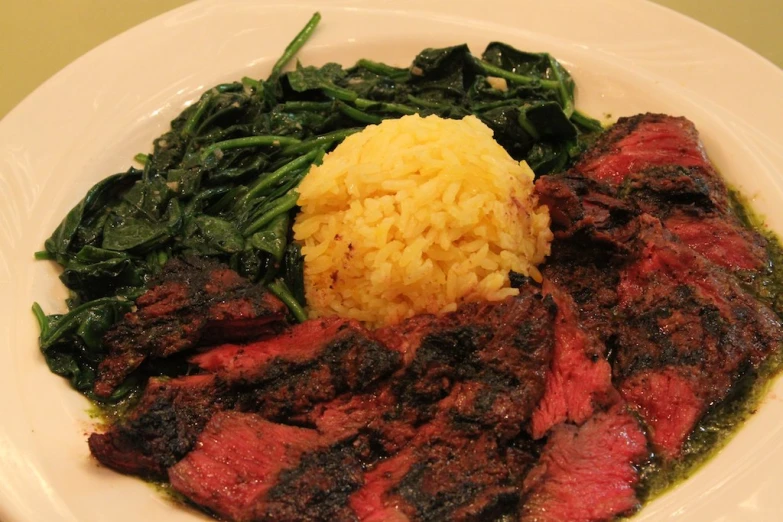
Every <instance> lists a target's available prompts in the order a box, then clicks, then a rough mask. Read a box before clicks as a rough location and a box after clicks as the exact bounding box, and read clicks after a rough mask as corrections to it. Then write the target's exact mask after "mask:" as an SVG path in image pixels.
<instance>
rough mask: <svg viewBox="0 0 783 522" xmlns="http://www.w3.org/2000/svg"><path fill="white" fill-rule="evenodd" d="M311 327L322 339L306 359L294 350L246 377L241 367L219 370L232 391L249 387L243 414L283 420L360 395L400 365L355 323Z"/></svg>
mask: <svg viewBox="0 0 783 522" xmlns="http://www.w3.org/2000/svg"><path fill="white" fill-rule="evenodd" d="M314 323H315V324H316V326H317V328H316V329H318V330H321V331H322V337H321V339H319V340H318V341H317V343H316V345H315V346H317V347H318V349H317V350H315V351H313V350H312V349H311V350H310V354H309V356H308V357H309V358H307V357H305V356H303V355H304V354H303V353H302V352H303V350H301V349H294V350H293V354H292V357H290V358H289V357H287V356H276V357H275V358H273V359H272V360H271V361H267V364H263V363H262V364H260V365H258V367H257V368H256V369H254V370H251V371H249V372H248V373H244V371H245V370H247V368H246V367H245V368H243V369H240V371H239V372H236V371H235V370H236V368H237V367H236V366H235V368H234V369H230V370H228V371H226V372H221V371H218V376H219V377H221V379H224V380H225V381H226V382H228V383H229V384H231V385H232V386H235V387H239V388H240V389H245V388H249V389H248V392H247V393H246V394H245V395H244V396H243V399H242V401H241V403H240V407H241V408H242V409H244V410H247V411H253V412H257V413H259V414H261V415H263V416H264V417H266V418H269V419H285V418H287V417H290V416H291V415H295V414H300V413H302V412H305V411H308V410H310V409H311V408H312V407H313V406H314V405H315V404H318V403H321V402H325V401H330V400H332V399H334V398H336V397H337V396H338V395H340V394H343V393H350V392H360V391H362V390H364V389H365V388H367V387H368V386H371V385H372V384H373V383H375V382H376V381H378V380H380V379H383V378H385V377H387V376H389V375H391V374H392V373H393V372H394V371H395V370H397V369H398V368H399V367H400V365H401V360H402V357H401V355H400V354H399V353H398V352H396V351H393V350H389V349H388V348H386V347H385V346H384V345H383V344H381V343H379V342H378V341H377V340H376V339H375V338H373V337H372V336H371V334H370V332H368V331H367V330H366V329H364V328H362V327H361V326H359V325H358V324H356V323H354V322H342V321H341V322H340V324H339V325H338V324H331V323H330V321H329V320H323V321H322V320H316V321H314ZM312 326H313V325H309V324H307V323H304V324H303V325H300V326H299V327H297V328H295V329H294V331H293V332H292V334H291V335H286V336H284V339H285V342H288V341H290V340H291V339H292V338H296V337H297V334H298V332H299V331H300V330H312ZM262 351H263V350H262ZM247 353H248V352H245V354H247ZM242 360H244V359H243V356H239V357H238V358H237V359H235V360H234V363H238V366H239V367H240V368H241V364H242V363H241V362H239V361H242ZM248 377H249V378H250V380H248Z"/></svg>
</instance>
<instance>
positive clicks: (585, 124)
mask: <svg viewBox="0 0 783 522" xmlns="http://www.w3.org/2000/svg"><path fill="white" fill-rule="evenodd" d="M571 121H572V122H573V123H575V124H576V125H579V126H580V127H582V128H585V129H587V130H589V131H596V132H598V131H602V130H604V127H603V125H601V122H600V121H598V120H596V119H594V118H591V117H590V116H588V115H586V114H585V113H583V112H582V111H580V110H578V109H574V112H573V114H571Z"/></svg>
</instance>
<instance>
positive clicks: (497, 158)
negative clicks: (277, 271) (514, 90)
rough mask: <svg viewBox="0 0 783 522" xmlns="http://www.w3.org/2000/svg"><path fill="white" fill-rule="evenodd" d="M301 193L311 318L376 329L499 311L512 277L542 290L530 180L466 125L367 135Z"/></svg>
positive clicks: (434, 123)
mask: <svg viewBox="0 0 783 522" xmlns="http://www.w3.org/2000/svg"><path fill="white" fill-rule="evenodd" d="M298 190H299V194H300V196H299V200H298V203H299V205H300V206H301V208H302V211H301V213H300V214H299V215H298V217H297V218H296V223H295V224H294V237H295V239H296V240H297V241H299V242H300V243H301V244H302V253H303V254H304V256H305V268H304V272H305V291H306V295H307V302H308V306H309V312H310V316H311V317H317V316H327V315H339V316H342V317H349V318H354V319H358V320H360V321H364V322H367V323H369V324H371V325H375V326H377V325H382V324H392V323H396V322H398V321H400V320H402V319H404V318H406V317H410V316H413V315H416V314H419V313H425V312H429V313H442V312H447V311H451V310H454V309H456V307H457V305H458V304H459V303H461V302H464V301H473V300H489V301H497V300H502V299H504V298H506V297H508V296H510V295H515V294H517V290H515V289H513V288H511V287H510V286H509V279H508V271H509V270H514V271H516V272H520V273H522V274H525V275H529V276H530V277H532V278H533V279H536V280H540V278H541V275H540V273H539V272H538V270H537V269H536V265H538V264H540V263H541V262H542V261H543V260H544V258H545V257H546V256H547V255H548V254H549V246H550V243H551V241H552V233H551V231H550V229H549V213H548V211H547V208H546V207H545V206H543V205H539V204H538V201H537V198H536V196H535V194H534V192H533V172H532V171H531V170H530V168H529V167H528V166H527V164H525V163H524V162H521V163H520V162H516V161H514V160H513V159H512V158H511V157H510V156H509V155H508V153H507V152H506V151H505V150H504V149H503V148H502V147H501V146H500V145H498V144H497V143H496V142H495V141H494V140H493V139H492V130H491V129H489V127H487V126H486V125H484V124H483V123H481V122H480V121H479V120H478V119H477V118H475V117H473V116H468V117H466V118H464V119H462V120H447V119H442V118H438V117H436V116H429V117H427V118H421V117H420V116H418V115H414V116H405V117H403V118H401V119H398V120H386V121H384V122H383V123H381V124H380V125H373V126H369V127H367V128H366V129H365V130H363V131H362V132H360V133H358V134H354V135H352V136H350V137H348V138H347V139H346V140H345V141H344V142H343V143H342V144H341V145H339V146H338V147H337V148H336V149H335V150H334V151H333V152H331V153H330V154H328V155H327V156H326V157H325V158H324V161H323V164H322V165H320V166H314V167H312V168H311V170H310V172H309V173H308V174H307V176H306V177H305V179H304V180H303V181H302V183H301V185H300V186H299V189H298Z"/></svg>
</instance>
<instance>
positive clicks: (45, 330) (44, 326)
mask: <svg viewBox="0 0 783 522" xmlns="http://www.w3.org/2000/svg"><path fill="white" fill-rule="evenodd" d="M33 314H35V319H36V320H37V321H38V328H39V329H40V330H41V342H43V340H44V339H46V337H47V336H48V335H49V318H48V317H46V314H45V313H44V311H43V308H41V305H39V304H38V303H33Z"/></svg>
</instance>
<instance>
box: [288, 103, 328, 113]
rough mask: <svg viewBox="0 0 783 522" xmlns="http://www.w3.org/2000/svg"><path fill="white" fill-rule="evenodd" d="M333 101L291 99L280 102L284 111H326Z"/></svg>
mask: <svg viewBox="0 0 783 522" xmlns="http://www.w3.org/2000/svg"><path fill="white" fill-rule="evenodd" d="M333 103H334V102H312V101H291V102H285V103H281V104H280V108H281V109H282V110H284V111H326V110H329V109H331V108H332V104H333Z"/></svg>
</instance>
